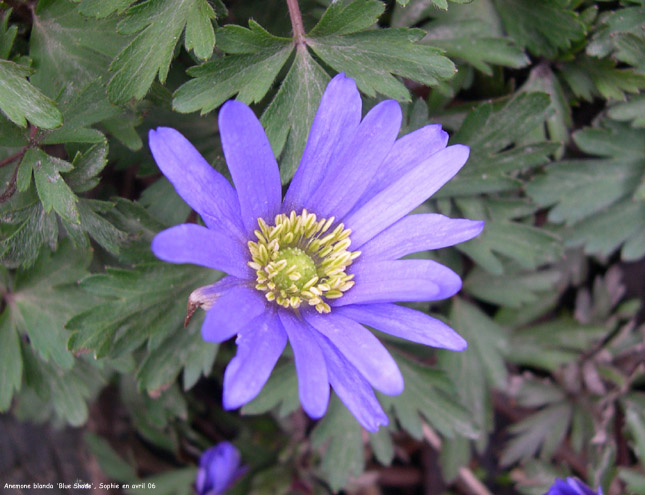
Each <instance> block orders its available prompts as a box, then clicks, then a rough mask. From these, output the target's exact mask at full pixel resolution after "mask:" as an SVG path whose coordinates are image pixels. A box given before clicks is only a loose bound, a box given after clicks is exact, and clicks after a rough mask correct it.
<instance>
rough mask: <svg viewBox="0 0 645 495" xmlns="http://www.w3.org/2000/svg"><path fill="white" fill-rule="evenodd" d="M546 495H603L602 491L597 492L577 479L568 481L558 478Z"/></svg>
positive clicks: (568, 479)
mask: <svg viewBox="0 0 645 495" xmlns="http://www.w3.org/2000/svg"><path fill="white" fill-rule="evenodd" d="M544 495H602V489H601V488H598V491H597V492H595V491H593V490H592V489H591V488H589V487H588V486H587V485H585V484H584V483H583V482H582V481H580V480H579V479H577V478H572V477H569V478H567V479H566V480H563V479H560V478H556V480H555V482H554V483H553V485H552V486H551V488H549V491H548V492H546V493H545V494H544Z"/></svg>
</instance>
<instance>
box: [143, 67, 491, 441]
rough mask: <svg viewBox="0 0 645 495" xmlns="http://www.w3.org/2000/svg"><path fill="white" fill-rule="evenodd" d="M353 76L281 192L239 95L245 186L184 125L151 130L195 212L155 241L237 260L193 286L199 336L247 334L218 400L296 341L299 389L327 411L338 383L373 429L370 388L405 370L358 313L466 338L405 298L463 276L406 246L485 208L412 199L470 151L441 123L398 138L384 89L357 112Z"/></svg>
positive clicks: (444, 293)
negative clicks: (451, 213)
mask: <svg viewBox="0 0 645 495" xmlns="http://www.w3.org/2000/svg"><path fill="white" fill-rule="evenodd" d="M361 109H362V103H361V99H360V95H359V93H358V90H357V89H356V84H355V83H354V81H353V80H352V79H349V78H347V77H345V76H344V75H343V74H339V75H338V76H336V77H334V78H333V80H332V81H331V82H330V83H329V85H328V86H327V89H326V91H325V93H324V95H323V97H322V101H321V103H320V107H319V108H318V111H317V113H316V116H315V119H314V122H313V125H312V127H311V131H310V133H309V138H308V141H307V145H306V148H305V151H304V153H303V156H302V160H301V162H300V165H299V167H298V170H297V172H296V174H295V176H294V178H293V180H292V182H291V185H290V187H289V189H288V190H287V192H286V195H285V197H284V199H283V198H282V188H281V183H280V174H279V171H278V165H277V163H276V160H275V157H274V155H273V152H272V150H271V146H270V144H269V141H268V139H267V137H266V135H265V133H264V130H263V129H262V125H261V124H260V122H259V121H258V119H257V118H256V116H255V115H254V114H253V112H252V111H251V110H250V109H249V108H248V107H247V106H246V105H244V104H243V103H241V102H238V101H229V102H227V103H226V104H224V105H223V107H222V108H221V110H220V112H219V132H220V136H221V140H222V146H223V150H224V155H225V158H226V162H227V164H228V167H229V170H230V173H231V176H232V178H233V183H234V185H235V188H233V187H231V184H230V183H229V182H228V181H227V180H226V179H225V178H224V177H223V176H222V175H220V174H219V173H218V172H216V171H215V170H214V169H213V168H212V167H211V166H210V165H209V164H208V163H207V162H206V160H204V158H203V157H202V156H201V155H200V154H199V152H198V151H197V150H196V149H195V148H194V147H193V146H192V145H191V144H190V143H189V142H188V141H187V140H186V139H185V138H184V137H183V136H182V135H181V134H180V133H179V132H177V131H175V130H173V129H169V128H164V127H160V128H158V129H156V130H152V131H150V149H151V150H152V154H153V156H154V158H155V161H156V162H157V165H158V166H159V168H160V169H161V171H162V172H163V174H164V175H165V176H166V177H167V178H168V179H169V180H170V182H171V183H172V184H173V185H174V187H175V189H176V191H177V192H178V193H179V195H180V196H181V197H182V198H183V199H184V200H185V201H186V202H187V203H188V204H189V205H190V206H191V207H192V208H193V209H194V210H195V211H196V212H197V213H199V215H200V216H201V218H202V220H203V221H204V224H205V225H206V226H205V227H202V226H200V225H193V224H184V225H178V226H175V227H172V228H170V229H168V230H165V231H163V232H161V233H159V234H158V235H157V236H156V237H155V239H154V241H153V243H152V250H153V252H154V253H155V255H156V256H157V257H159V258H160V259H162V260H165V261H169V262H172V263H193V264H197V265H202V266H206V267H209V268H213V269H216V270H221V271H223V272H226V273H227V274H228V276H227V277H225V278H223V279H222V280H220V281H219V282H217V283H216V284H214V285H212V286H208V287H203V288H201V289H198V290H197V291H195V293H193V295H192V296H191V298H192V299H193V302H196V303H197V304H200V305H202V307H203V308H204V309H206V310H207V313H206V318H205V320H204V324H203V326H202V336H203V338H204V339H205V340H207V341H211V342H222V341H225V340H227V339H229V338H231V337H233V336H237V340H236V343H237V355H236V356H235V358H233V359H232V360H231V362H230V363H229V365H228V367H227V368H226V372H225V374H224V394H223V395H224V397H223V403H224V407H225V408H227V409H235V408H238V407H240V406H242V405H244V404H245V403H247V402H249V401H250V400H251V399H253V398H254V397H255V396H256V395H257V394H258V393H259V392H260V390H261V389H262V387H263V386H264V384H265V383H266V381H267V379H268V378H269V375H270V374H271V371H272V370H273V367H274V366H275V364H276V362H277V360H278V358H279V357H280V355H281V354H282V351H283V350H284V348H285V345H286V343H287V341H289V342H290V344H291V347H292V349H293V353H294V356H295V366H296V371H297V374H298V390H299V395H300V401H301V403H302V406H303V408H304V410H305V411H306V412H307V414H309V416H311V417H312V418H320V417H321V416H323V415H324V414H325V411H326V409H327V404H328V401H329V393H330V391H329V385H331V387H332V388H333V389H334V390H335V391H336V393H337V394H338V396H339V398H340V399H341V401H342V402H343V403H344V404H345V405H346V406H347V408H348V409H349V410H350V411H351V412H352V414H353V415H354V416H355V417H356V419H357V420H358V421H359V423H360V424H361V425H363V426H364V427H365V428H366V429H367V430H370V431H376V430H377V429H378V427H379V425H385V424H387V422H388V418H387V415H386V414H385V412H384V411H383V409H382V408H381V405H380V404H379V402H378V400H377V399H376V396H375V394H374V391H373V388H375V389H376V390H378V391H380V392H382V393H384V394H389V395H396V394H399V393H401V392H402V391H403V378H402V376H401V373H400V371H399V369H398V367H397V365H396V363H395V361H394V359H393V358H392V357H391V356H390V354H389V353H388V351H387V350H386V349H385V347H384V346H383V344H381V342H380V341H379V340H378V339H377V338H376V337H375V336H374V335H373V334H372V333H371V332H370V331H369V330H368V329H366V328H365V327H364V326H363V325H367V326H370V327H373V328H376V329H378V330H380V331H382V332H385V333H388V334H390V335H394V336H396V337H401V338H404V339H407V340H410V341H412V342H417V343H420V344H425V345H429V346H433V347H441V348H445V349H451V350H456V351H461V350H464V349H465V348H466V342H465V341H464V339H463V338H461V337H460V336H459V335H458V334H457V333H456V332H455V331H454V330H452V329H451V328H450V327H448V326H447V325H446V324H444V323H443V322H441V321H439V320H437V319H434V318H432V317H430V316H428V315H426V314H425V313H422V312H419V311H415V310H413V309H410V308H407V307H404V306H398V305H396V304H395V303H396V302H406V301H435V300H439V299H444V298H447V297H450V296H452V295H454V294H455V293H456V292H458V291H459V289H460V288H461V279H460V278H459V276H458V275H457V274H456V273H454V272H453V271H452V270H450V269H448V268H446V267H445V266H443V265H441V264H439V263H437V262H435V261H432V260H425V259H414V260H399V258H401V257H403V256H405V255H408V254H410V253H415V252H418V251H424V250H428V249H438V248H443V247H446V246H452V245H454V244H457V243H459V242H463V241H467V240H469V239H472V238H473V237H475V236H477V235H478V234H479V233H480V232H481V230H482V228H483V222H481V221H471V220H466V219H451V218H447V217H445V216H443V215H439V214H434V213H422V214H415V215H408V213H410V212H411V211H412V210H413V209H415V208H416V207H418V206H419V205H421V204H422V203H423V202H424V201H425V200H426V199H428V198H429V197H430V196H431V195H432V194H434V193H435V192H436V191H437V190H438V189H439V188H440V187H442V186H443V185H444V184H445V183H446V182H447V181H448V180H450V179H451V178H452V177H453V176H454V175H455V174H456V173H457V171H459V169H460V168H461V167H462V166H463V165H464V163H465V162H466V160H467V158H468V153H469V149H468V147H466V146H462V145H455V146H448V147H446V145H447V141H448V135H447V134H446V133H445V132H444V131H442V130H441V126H439V125H429V126H426V127H423V128H422V129H419V130H417V131H414V132H412V133H410V134H408V135H406V136H403V137H401V138H399V139H397V135H398V133H399V129H400V125H401V118H402V117H401V109H400V107H399V104H398V103H397V102H395V101H384V102H382V103H380V104H378V105H376V106H375V107H374V108H372V109H371V110H370V111H369V112H368V113H367V115H365V118H363V119H362V120H361Z"/></svg>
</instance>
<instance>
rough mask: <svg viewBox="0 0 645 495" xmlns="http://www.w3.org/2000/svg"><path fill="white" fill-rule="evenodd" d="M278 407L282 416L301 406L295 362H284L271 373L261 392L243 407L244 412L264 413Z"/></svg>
mask: <svg viewBox="0 0 645 495" xmlns="http://www.w3.org/2000/svg"><path fill="white" fill-rule="evenodd" d="M278 407H279V409H278V416H279V417H281V418H284V417H285V416H288V415H289V414H291V413H292V412H294V411H295V410H296V409H298V407H300V399H299V398H298V375H297V374H296V367H295V366H294V364H293V362H289V363H286V364H283V365H281V366H279V367H278V368H277V369H276V370H275V371H274V372H273V373H271V376H270V377H269V380H268V381H267V383H266V385H265V386H264V387H263V388H262V391H261V392H260V394H259V395H258V396H257V397H256V398H255V399H253V400H252V401H251V402H249V403H248V404H245V405H244V406H243V407H242V414H264V413H266V412H269V411H271V410H272V409H275V408H278Z"/></svg>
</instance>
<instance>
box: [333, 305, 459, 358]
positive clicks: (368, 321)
mask: <svg viewBox="0 0 645 495" xmlns="http://www.w3.org/2000/svg"><path fill="white" fill-rule="evenodd" d="M334 313H335V314H337V315H343V316H346V317H348V318H351V319H352V320H355V321H357V322H359V323H362V324H363V325H368V326H370V327H373V328H376V329H377V330H380V331H381V332H385V333H388V334H390V335H394V336H395V337H400V338H402V339H406V340H409V341H411V342H416V343H417V344H423V345H429V346H432V347H440V348H442V349H450V350H452V351H463V350H465V349H466V347H467V346H468V344H467V342H466V341H465V340H464V339H463V338H462V337H461V336H460V335H459V334H458V333H457V332H455V331H454V330H453V329H452V328H450V327H449V326H448V325H446V324H445V323H444V322H442V321H440V320H437V319H436V318H432V317H431V316H428V315H427V314H425V313H422V312H421V311H416V310H414V309H410V308H406V307H405V306H397V305H396V304H351V305H349V306H343V307H341V308H334Z"/></svg>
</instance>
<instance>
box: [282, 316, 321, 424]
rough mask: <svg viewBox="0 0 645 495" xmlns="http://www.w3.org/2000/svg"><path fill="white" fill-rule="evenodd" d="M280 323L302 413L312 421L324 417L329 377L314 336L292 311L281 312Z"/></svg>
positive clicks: (311, 330)
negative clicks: (290, 353)
mask: <svg viewBox="0 0 645 495" xmlns="http://www.w3.org/2000/svg"><path fill="white" fill-rule="evenodd" d="M280 320H281V321H282V324H283V326H284V329H285V330H286V331H287V335H288V336H289V342H290V343H291V347H292V348H293V353H294V356H295V359H296V371H297V372H298V394H299V395H300V402H301V403H302V408H303V409H304V410H305V412H306V413H307V414H308V415H309V416H310V417H312V418H314V419H318V418H321V417H322V416H324V414H325V412H326V411H327V405H328V404H329V376H328V375H327V365H326V364H325V358H324V356H323V354H322V351H321V350H320V346H319V345H318V342H316V339H315V338H314V336H313V335H312V332H315V330H314V329H312V328H311V327H310V326H309V325H308V324H307V323H306V322H305V321H303V320H301V319H299V318H297V317H296V316H295V315H294V314H293V313H292V312H291V311H280Z"/></svg>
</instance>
